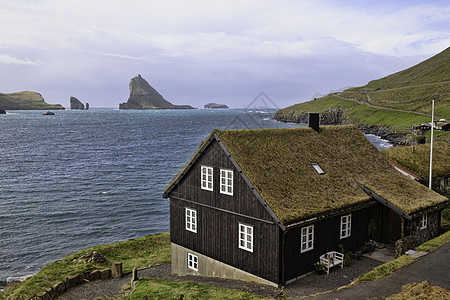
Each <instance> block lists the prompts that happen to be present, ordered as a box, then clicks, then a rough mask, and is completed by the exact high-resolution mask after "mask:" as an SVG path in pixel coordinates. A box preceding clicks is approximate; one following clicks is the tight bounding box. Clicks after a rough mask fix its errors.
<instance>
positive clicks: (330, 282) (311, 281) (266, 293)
mask: <svg viewBox="0 0 450 300" xmlns="http://www.w3.org/2000/svg"><path fill="white" fill-rule="evenodd" d="M380 264H382V262H379V261H376V260H373V259H371V258H367V257H362V258H361V260H360V261H354V262H353V263H352V264H351V265H350V266H348V267H344V268H343V269H341V268H337V267H335V268H332V269H331V270H330V274H329V275H317V274H316V273H312V274H310V275H308V276H306V277H304V278H301V279H299V280H297V281H295V282H293V283H291V284H289V285H287V286H286V287H285V289H284V293H285V295H286V296H287V297H300V296H307V295H311V294H315V293H318V292H324V291H328V290H333V289H336V288H338V287H340V286H343V285H347V284H349V283H350V282H351V281H352V280H353V279H355V278H356V277H358V276H359V275H361V274H363V273H366V272H368V271H370V270H372V269H373V268H374V267H376V266H378V265H380ZM138 276H139V277H140V278H142V277H148V278H163V279H168V280H173V281H195V282H199V283H203V284H208V285H213V286H217V287H223V288H229V289H236V290H241V291H245V292H249V293H252V294H256V295H260V296H263V297H268V298H274V297H275V296H276V295H277V294H279V293H280V292H282V290H281V289H278V288H275V287H270V286H267V285H262V284H256V283H253V282H244V281H238V280H228V279H219V278H210V277H200V276H177V275H172V274H171V272H170V264H164V265H161V266H156V267H152V268H148V269H143V270H139V271H138ZM130 280H131V274H127V275H125V276H124V277H123V278H121V279H110V280H99V281H94V282H89V283H85V284H83V285H79V286H77V287H75V288H72V289H70V290H69V291H67V292H66V293H64V294H63V295H62V296H60V297H59V298H58V299H60V300H80V299H96V298H97V297H104V298H112V297H118V296H120V295H121V291H122V289H123V288H124V287H125V286H126V285H128V284H129V283H130Z"/></svg>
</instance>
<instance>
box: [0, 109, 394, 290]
mask: <svg viewBox="0 0 450 300" xmlns="http://www.w3.org/2000/svg"><path fill="white" fill-rule="evenodd" d="M274 112H275V111H274V110H253V111H249V110H159V111H124V110H114V109H92V110H89V111H70V110H68V111H57V112H56V115H54V116H44V115H42V111H9V112H8V114H7V115H0V158H1V159H0V288H1V286H2V285H4V284H5V282H6V281H10V280H17V279H21V278H24V277H25V276H29V275H32V274H34V273H36V272H37V271H39V269H40V268H42V267H43V266H44V265H46V264H49V263H51V262H52V261H54V260H56V259H59V258H62V257H64V256H66V255H68V254H71V253H73V252H75V251H78V250H82V249H85V248H88V247H91V246H94V245H99V244H108V243H113V242H117V241H123V240H127V239H130V238H137V237H141V236H144V235H148V234H153V233H160V232H167V231H168V230H169V202H168V200H167V199H164V198H162V193H163V190H164V188H165V186H166V185H167V184H169V182H170V181H171V180H172V178H173V177H174V176H175V175H176V174H177V173H178V172H179V171H180V169H181V168H182V167H183V166H184V165H185V163H186V162H187V161H188V160H189V159H190V158H191V156H192V155H193V154H194V153H195V151H196V150H197V148H198V146H199V145H200V143H201V142H202V141H203V140H204V139H205V138H206V137H207V136H208V135H209V134H210V133H211V131H212V130H214V129H235V128H269V127H293V126H299V125H295V124H285V123H278V122H275V121H273V120H272V117H273V115H274ZM368 138H369V139H370V140H371V141H372V142H373V143H374V144H375V145H376V146H378V147H379V148H384V147H388V146H389V145H388V144H387V143H386V141H383V140H380V139H378V138H377V137H375V136H368Z"/></svg>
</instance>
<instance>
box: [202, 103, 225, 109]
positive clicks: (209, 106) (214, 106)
mask: <svg viewBox="0 0 450 300" xmlns="http://www.w3.org/2000/svg"><path fill="white" fill-rule="evenodd" d="M227 108H229V107H228V106H226V105H225V104H218V103H208V104H205V109H227Z"/></svg>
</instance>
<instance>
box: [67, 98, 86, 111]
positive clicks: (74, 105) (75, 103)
mask: <svg viewBox="0 0 450 300" xmlns="http://www.w3.org/2000/svg"><path fill="white" fill-rule="evenodd" d="M70 109H81V110H84V104H83V103H81V101H80V100H78V99H77V98H75V97H70Z"/></svg>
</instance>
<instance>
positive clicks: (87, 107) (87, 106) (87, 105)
mask: <svg viewBox="0 0 450 300" xmlns="http://www.w3.org/2000/svg"><path fill="white" fill-rule="evenodd" d="M88 109H89V103H87V102H86V110H88Z"/></svg>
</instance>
